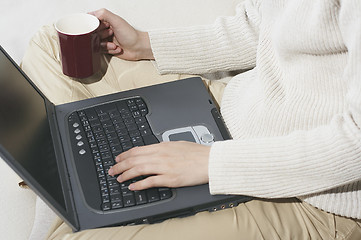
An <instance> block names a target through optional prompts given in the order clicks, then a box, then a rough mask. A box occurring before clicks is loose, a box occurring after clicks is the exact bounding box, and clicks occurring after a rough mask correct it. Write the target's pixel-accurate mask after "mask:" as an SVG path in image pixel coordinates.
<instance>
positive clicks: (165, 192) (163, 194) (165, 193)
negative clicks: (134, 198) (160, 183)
mask: <svg viewBox="0 0 361 240" xmlns="http://www.w3.org/2000/svg"><path fill="white" fill-rule="evenodd" d="M158 191H159V196H160V199H161V200H164V199H168V198H171V197H172V191H171V190H170V189H169V188H159V189H158Z"/></svg>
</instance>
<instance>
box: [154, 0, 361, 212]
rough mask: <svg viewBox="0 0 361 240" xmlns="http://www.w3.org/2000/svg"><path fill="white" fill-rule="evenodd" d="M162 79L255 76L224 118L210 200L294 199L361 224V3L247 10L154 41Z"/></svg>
mask: <svg viewBox="0 0 361 240" xmlns="http://www.w3.org/2000/svg"><path fill="white" fill-rule="evenodd" d="M150 38H151V44H152V49H153V52H154V56H155V59H156V62H157V66H158V69H159V72H160V73H196V74H201V73H207V72H212V71H219V70H239V69H251V70H249V71H247V72H245V73H242V74H240V75H237V76H235V77H234V78H233V79H232V80H231V81H230V82H229V84H228V85H227V87H226V90H225V92H224V96H223V100H222V106H221V111H222V114H223V117H224V119H225V122H226V124H227V126H228V128H229V130H230V132H231V134H232V137H233V140H229V141H223V142H216V143H215V144H213V146H212V147H211V153H210V159H209V181H210V190H211V193H212V194H244V195H250V196H256V197H262V198H284V197H294V196H296V197H298V198H300V199H302V200H304V201H306V202H308V203H310V204H312V205H313V206H315V207H318V208H320V209H323V210H325V211H328V212H331V213H335V214H338V215H342V216H347V217H352V218H358V219H361V130H360V127H361V2H360V1H359V0H268V1H261V0H246V1H244V2H242V3H241V4H239V5H238V7H237V11H236V14H235V16H230V17H221V18H218V19H217V21H216V22H215V23H214V24H213V25H209V26H195V27H192V28H183V29H171V30H154V31H150Z"/></svg>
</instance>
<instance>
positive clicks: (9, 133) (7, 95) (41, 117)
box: [0, 48, 66, 209]
mask: <svg viewBox="0 0 361 240" xmlns="http://www.w3.org/2000/svg"><path fill="white" fill-rule="evenodd" d="M0 50H1V51H0V145H2V147H3V148H5V149H6V150H7V152H8V154H10V155H11V156H12V158H13V159H14V160H15V161H16V162H17V163H18V164H19V165H21V166H22V168H24V169H25V170H26V171H27V172H28V173H29V174H30V175H31V176H32V177H33V178H34V179H35V181H36V182H37V183H38V184H39V185H40V186H42V187H43V188H44V190H45V191H46V192H47V193H48V194H50V196H51V197H52V198H53V199H54V200H55V201H56V202H57V203H58V204H59V205H60V206H61V207H62V208H63V209H66V207H65V201H64V196H63V193H62V187H61V183H60V178H59V172H58V167H57V163H56V159H55V152H54V147H53V141H52V137H51V134H50V127H49V122H48V119H47V115H46V108H45V104H44V99H43V98H42V97H41V96H40V95H39V93H38V92H37V91H36V90H35V89H34V88H33V87H32V86H31V84H30V83H29V82H28V81H27V80H26V78H25V77H24V76H23V75H22V74H21V72H20V71H19V70H18V69H17V68H16V67H15V66H14V64H13V63H12V62H11V61H10V60H9V59H8V58H7V57H6V55H5V54H4V52H3V51H2V49H1V48H0Z"/></svg>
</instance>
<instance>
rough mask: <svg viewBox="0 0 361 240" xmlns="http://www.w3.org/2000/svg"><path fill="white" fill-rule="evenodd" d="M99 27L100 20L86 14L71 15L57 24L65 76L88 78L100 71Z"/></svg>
mask: <svg viewBox="0 0 361 240" xmlns="http://www.w3.org/2000/svg"><path fill="white" fill-rule="evenodd" d="M99 25H100V22H99V20H98V18H96V17H95V16H93V15H90V14H86V13H78V14H73V15H69V16H66V17H63V18H61V19H59V20H58V21H57V22H56V23H55V29H56V31H57V32H58V37H59V44H60V57H61V64H62V69H63V73H64V74H65V75H67V76H69V77H74V78H86V77H90V76H91V75H93V74H94V73H96V72H98V71H99V70H100V37H99V36H98V34H97V33H96V30H97V29H98V27H99Z"/></svg>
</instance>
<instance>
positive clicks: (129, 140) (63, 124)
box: [0, 46, 250, 231]
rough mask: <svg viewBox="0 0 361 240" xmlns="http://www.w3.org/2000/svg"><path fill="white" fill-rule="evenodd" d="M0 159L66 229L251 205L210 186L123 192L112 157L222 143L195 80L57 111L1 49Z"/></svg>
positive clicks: (223, 133) (216, 118)
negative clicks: (161, 146) (162, 145)
mask: <svg viewBox="0 0 361 240" xmlns="http://www.w3.org/2000/svg"><path fill="white" fill-rule="evenodd" d="M0 50H1V51H0V157H1V158H2V159H3V160H5V162H7V163H8V164H9V165H10V167H11V168H12V169H13V170H14V171H15V172H16V173H17V174H18V175H19V176H20V177H21V178H22V179H24V181H25V182H26V183H27V184H28V185H29V187H30V188H31V189H33V190H34V191H35V193H36V194H37V195H39V196H40V197H41V198H42V199H43V200H44V201H45V202H46V203H47V204H48V205H49V206H50V207H51V208H52V209H53V210H54V211H55V212H56V213H57V214H58V215H59V216H60V217H61V218H62V219H63V220H64V221H65V222H66V223H67V224H68V225H69V226H70V227H71V228H72V229H73V231H80V230H84V229H92V228H99V227H105V226H115V225H132V224H142V223H156V222H160V221H163V220H165V219H168V218H172V217H183V216H189V215H193V214H195V213H197V212H200V211H217V210H221V209H224V208H229V207H233V206H236V205H238V204H239V203H241V202H246V201H248V200H250V197H247V196H234V195H211V194H210V193H209V188H208V184H204V185H198V186H192V187H182V188H173V189H170V188H165V187H160V188H152V189H147V190H144V191H134V192H133V191H130V190H129V189H128V185H129V184H130V183H131V182H134V181H137V180H139V179H132V180H131V181H127V182H124V183H119V182H117V181H116V179H115V177H112V176H109V175H108V174H107V171H108V169H109V168H110V166H112V165H113V164H114V159H115V156H117V155H118V154H120V153H121V152H123V151H127V150H129V149H131V148H132V147H134V146H143V145H148V144H155V143H158V142H161V141H179V140H185V141H193V142H196V143H199V144H205V145H211V144H212V143H213V142H215V141H222V140H226V139H230V135H229V133H228V131H227V128H226V127H225V125H224V122H223V120H222V118H221V116H220V114H219V112H218V110H217V108H216V106H215V104H214V102H213V100H212V98H211V96H210V95H209V93H208V92H207V90H206V88H205V86H204V84H203V82H202V80H201V79H200V78H189V79H184V80H179V81H174V82H171V83H165V84H159V85H154V86H150V87H144V88H139V89H134V90H131V91H125V92H119V93H115V94H110V95H106V96H101V97H96V98H91V99H86V100H82V101H77V102H72V103H67V104H62V105H57V106H55V105H54V104H52V103H51V102H50V101H49V100H48V99H47V98H46V96H45V95H44V94H43V93H42V92H40V91H39V89H38V88H37V87H36V86H35V85H34V84H33V83H32V81H31V80H30V79H29V78H28V77H27V76H26V75H25V73H24V72H23V71H22V70H21V69H20V68H19V67H18V66H17V65H16V63H15V62H14V61H13V60H12V59H11V58H10V56H9V55H8V54H7V53H6V52H5V50H4V49H3V48H2V47H1V46H0Z"/></svg>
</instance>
